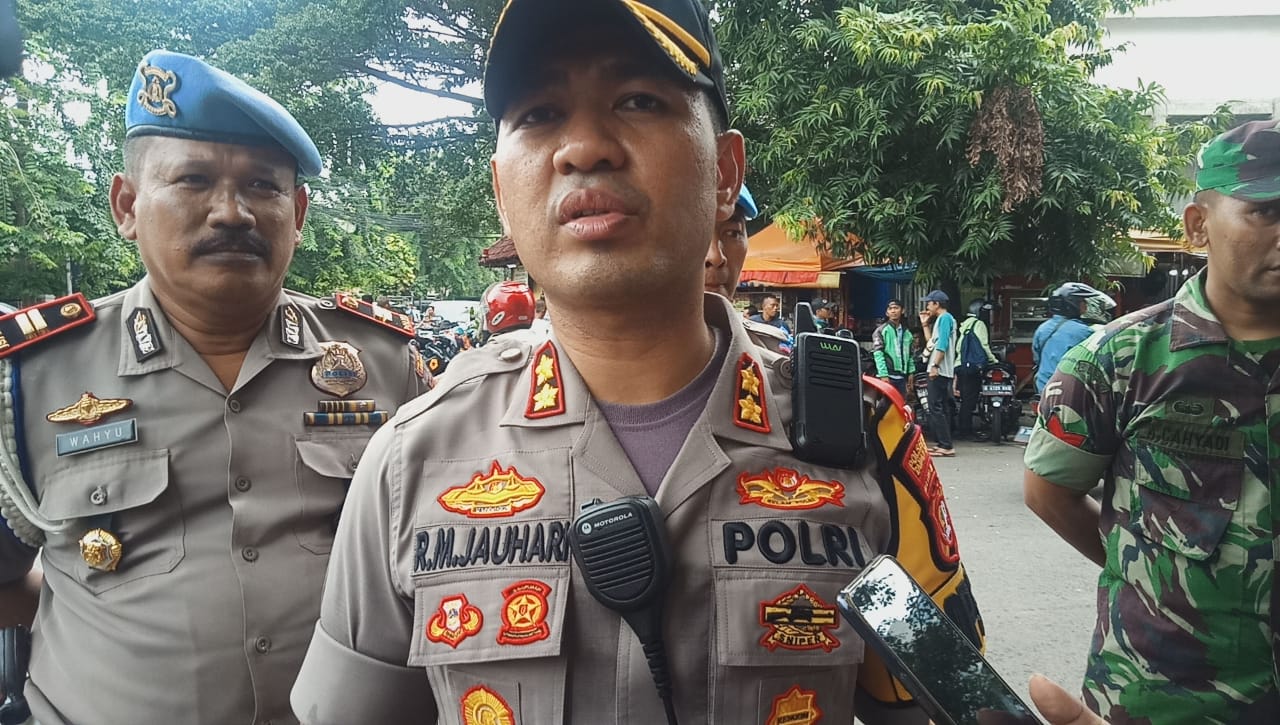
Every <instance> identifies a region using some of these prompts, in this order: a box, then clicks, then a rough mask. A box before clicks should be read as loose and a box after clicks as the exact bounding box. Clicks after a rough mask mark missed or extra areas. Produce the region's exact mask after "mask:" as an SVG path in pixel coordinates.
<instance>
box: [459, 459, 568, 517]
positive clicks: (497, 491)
mask: <svg viewBox="0 0 1280 725" xmlns="http://www.w3.org/2000/svg"><path fill="white" fill-rule="evenodd" d="M546 492H547V489H546V488H545V487H543V485H542V482H541V481H539V480H538V479H536V478H529V477H526V476H523V475H521V473H520V472H519V471H517V470H516V468H515V466H508V467H507V469H506V470H503V468H502V466H500V465H499V464H498V462H497V461H494V462H493V465H492V466H491V467H490V468H489V472H488V473H487V474H486V473H481V472H477V473H476V474H475V475H474V476H472V477H471V480H470V481H468V482H466V483H465V484H463V485H461V486H454V487H453V488H450V489H449V490H447V491H445V492H444V493H442V494H440V495H439V496H438V497H437V498H436V500H437V501H439V502H440V505H441V506H443V507H444V509H445V510H446V511H451V512H453V513H455V514H462V515H463V516H466V517H467V518H469V519H492V518H498V517H503V516H514V515H516V514H517V513H519V512H521V511H525V510H528V509H531V508H533V507H534V506H537V505H538V502H539V501H541V500H542V495H543V494H544V493H546Z"/></svg>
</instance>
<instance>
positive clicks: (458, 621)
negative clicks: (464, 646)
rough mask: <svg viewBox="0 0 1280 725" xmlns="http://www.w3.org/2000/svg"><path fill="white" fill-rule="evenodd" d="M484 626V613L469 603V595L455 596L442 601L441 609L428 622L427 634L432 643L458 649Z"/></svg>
mask: <svg viewBox="0 0 1280 725" xmlns="http://www.w3.org/2000/svg"><path fill="white" fill-rule="evenodd" d="M483 625H484V613H483V612H481V611H480V610H479V609H478V608H477V607H476V606H475V605H474V604H472V603H471V602H468V601H467V595H465V594H454V595H451V596H447V597H445V598H444V599H441V600H440V607H439V608H438V609H436V612H435V614H433V615H432V616H431V619H430V621H428V622H427V630H426V632H425V634H426V637H427V639H429V640H431V641H432V642H439V643H441V644H447V645H449V646H450V647H452V648H454V649H457V647H458V644H459V643H461V642H462V640H464V639H466V638H467V637H470V636H472V635H475V634H477V633H478V632H479V631H480V627H482V626H483Z"/></svg>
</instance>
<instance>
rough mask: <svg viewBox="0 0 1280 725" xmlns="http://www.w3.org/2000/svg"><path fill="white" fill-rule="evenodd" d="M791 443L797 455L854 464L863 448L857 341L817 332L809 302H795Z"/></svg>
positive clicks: (825, 462) (825, 463) (810, 459)
mask: <svg viewBox="0 0 1280 725" xmlns="http://www.w3.org/2000/svg"><path fill="white" fill-rule="evenodd" d="M791 376H792V386H791V413H792V422H791V431H790V438H791V448H792V452H793V453H794V454H795V457H796V458H799V459H800V460H802V461H806V462H808V463H816V464H818V465H820V466H831V467H833V468H852V467H854V466H857V465H858V463H859V462H860V461H861V460H862V455H863V453H864V452H865V451H866V449H867V438H866V430H865V429H864V427H863V414H862V357H861V350H860V349H859V347H858V343H857V342H856V341H854V340H850V339H847V338H843V337H836V336H835V335H824V334H822V333H819V332H817V325H815V324H814V321H813V312H812V310H810V309H809V303H807V302H801V303H799V304H797V305H796V342H795V346H794V347H793V349H792V353H791Z"/></svg>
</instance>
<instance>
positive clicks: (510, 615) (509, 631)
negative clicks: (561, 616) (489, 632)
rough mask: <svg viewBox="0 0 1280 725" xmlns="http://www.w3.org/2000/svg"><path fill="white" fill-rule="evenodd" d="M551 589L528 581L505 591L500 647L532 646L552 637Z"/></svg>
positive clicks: (543, 584)
mask: <svg viewBox="0 0 1280 725" xmlns="http://www.w3.org/2000/svg"><path fill="white" fill-rule="evenodd" d="M550 594H551V587H549V586H547V585H546V584H545V583H543V582H540V581H538V580H536V579H525V580H523V581H518V582H516V583H515V584H512V585H511V586H509V587H507V588H506V589H503V590H502V627H501V628H499V629H498V644H514V645H522V644H531V643H533V642H538V641H541V640H544V639H546V638H547V637H549V636H550V635H551V626H550V625H549V624H547V615H548V614H549V612H550V609H551V607H550V605H548V604H547V596H548V595H550Z"/></svg>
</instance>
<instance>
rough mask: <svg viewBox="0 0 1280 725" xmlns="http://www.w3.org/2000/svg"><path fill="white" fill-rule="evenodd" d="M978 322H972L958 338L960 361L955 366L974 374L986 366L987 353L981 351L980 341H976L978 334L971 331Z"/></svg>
mask: <svg viewBox="0 0 1280 725" xmlns="http://www.w3.org/2000/svg"><path fill="white" fill-rule="evenodd" d="M979 322H980V320H974V321H973V324H971V325H969V326H968V327H967V328H965V331H964V335H962V336H961V337H960V360H959V362H958V364H957V366H956V367H957V368H959V369H960V370H964V371H974V372H976V371H978V370H981V369H982V368H983V366H984V365H986V364H987V352H986V351H985V350H983V349H982V341H981V340H979V339H978V333H976V332H974V331H973V328H975V327H977V326H978V323H979Z"/></svg>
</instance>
